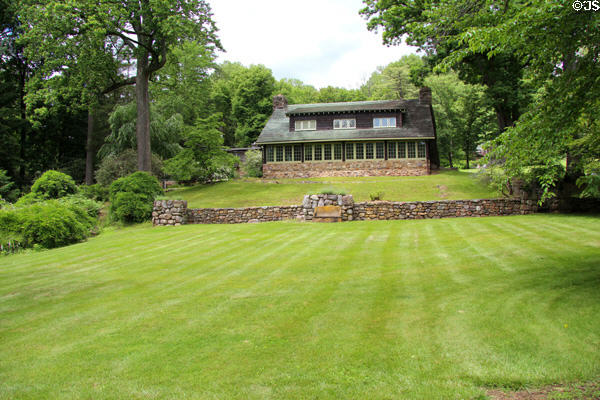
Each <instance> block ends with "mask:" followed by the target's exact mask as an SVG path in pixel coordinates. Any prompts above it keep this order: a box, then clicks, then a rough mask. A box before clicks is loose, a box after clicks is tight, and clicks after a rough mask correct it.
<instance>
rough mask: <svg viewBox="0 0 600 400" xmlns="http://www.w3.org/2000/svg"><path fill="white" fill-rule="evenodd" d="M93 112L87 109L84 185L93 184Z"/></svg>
mask: <svg viewBox="0 0 600 400" xmlns="http://www.w3.org/2000/svg"><path fill="white" fill-rule="evenodd" d="M95 150H96V149H95V148H94V110H93V109H92V107H90V108H89V109H88V125H87V142H86V145H85V184H86V185H93V184H94V155H95Z"/></svg>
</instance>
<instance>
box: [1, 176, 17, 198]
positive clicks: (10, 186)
mask: <svg viewBox="0 0 600 400" xmlns="http://www.w3.org/2000/svg"><path fill="white" fill-rule="evenodd" d="M18 198H19V189H17V188H15V184H14V183H13V182H12V181H11V179H10V177H9V176H8V174H7V172H6V171H5V170H3V169H0V199H4V200H5V201H9V202H11V203H12V202H15V201H17V199H18Z"/></svg>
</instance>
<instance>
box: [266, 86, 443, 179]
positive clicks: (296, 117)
mask: <svg viewBox="0 0 600 400" xmlns="http://www.w3.org/2000/svg"><path fill="white" fill-rule="evenodd" d="M256 144H257V145H259V146H261V148H262V152H263V177H265V178H308V177H317V176H378V175H397V176H403V175H404V176H407V175H426V174H430V173H431V170H432V169H436V168H438V166H439V156H438V152H437V145H436V133H435V120H434V116H433V109H432V107H431V89H429V88H422V89H421V90H420V92H419V99H415V100H380V101H357V102H346V103H320V104H295V105H288V104H287V100H286V98H285V97H284V96H282V95H277V96H275V97H274V98H273V114H272V115H271V118H269V121H268V122H267V124H266V126H265V127H264V129H263V130H262V132H261V134H260V136H259V137H258V140H257V141H256Z"/></svg>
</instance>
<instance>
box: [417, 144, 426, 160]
mask: <svg viewBox="0 0 600 400" xmlns="http://www.w3.org/2000/svg"><path fill="white" fill-rule="evenodd" d="M417 150H418V153H419V154H418V156H419V158H426V157H427V152H426V150H425V142H419V143H418V144H417Z"/></svg>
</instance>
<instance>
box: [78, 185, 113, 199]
mask: <svg viewBox="0 0 600 400" xmlns="http://www.w3.org/2000/svg"><path fill="white" fill-rule="evenodd" d="M79 193H80V194H81V195H82V196H83V197H86V198H88V199H92V200H95V201H108V187H106V186H102V185H100V184H99V183H96V184H94V185H81V186H79Z"/></svg>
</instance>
